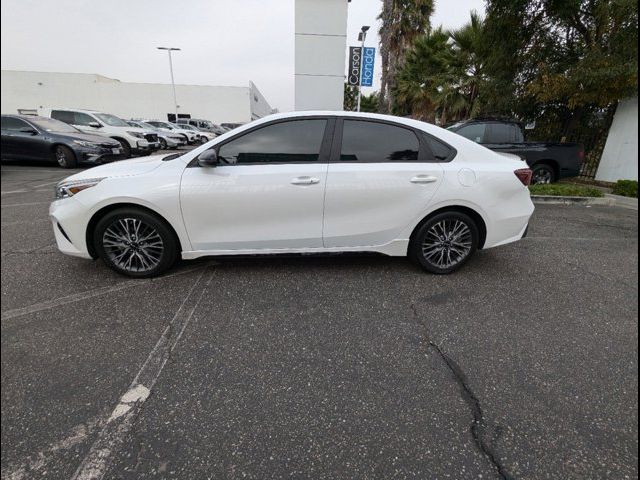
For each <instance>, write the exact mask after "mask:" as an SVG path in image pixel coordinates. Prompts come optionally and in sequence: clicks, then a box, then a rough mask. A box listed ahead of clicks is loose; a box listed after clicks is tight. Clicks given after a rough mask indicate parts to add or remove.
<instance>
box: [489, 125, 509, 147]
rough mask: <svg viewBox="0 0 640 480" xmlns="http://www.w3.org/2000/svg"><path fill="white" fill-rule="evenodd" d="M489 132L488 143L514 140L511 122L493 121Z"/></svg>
mask: <svg viewBox="0 0 640 480" xmlns="http://www.w3.org/2000/svg"><path fill="white" fill-rule="evenodd" d="M489 132H490V134H489V138H488V140H487V142H486V143H511V142H513V136H512V135H513V129H512V125H511V124H509V123H492V124H491V129H490V130H489Z"/></svg>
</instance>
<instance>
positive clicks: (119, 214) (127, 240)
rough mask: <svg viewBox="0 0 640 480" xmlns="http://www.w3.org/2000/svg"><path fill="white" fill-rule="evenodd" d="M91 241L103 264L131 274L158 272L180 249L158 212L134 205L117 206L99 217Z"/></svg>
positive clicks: (167, 265) (153, 275)
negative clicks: (128, 206)
mask: <svg viewBox="0 0 640 480" xmlns="http://www.w3.org/2000/svg"><path fill="white" fill-rule="evenodd" d="M136 222H137V223H136ZM136 227H137V228H136ZM133 232H137V236H136V235H135V234H133ZM114 233H115V234H117V235H114ZM143 240H147V241H148V243H145V242H144V241H143ZM116 243H117V246H114V245H116ZM93 245H94V248H95V251H96V252H97V254H98V256H99V257H100V258H101V259H102V261H103V262H104V263H105V265H107V266H108V267H109V268H111V269H113V270H115V271H116V272H118V273H121V274H123V275H127V276H129V277H134V278H148V277H155V276H157V275H160V274H161V273H163V272H165V271H166V270H168V269H169V268H171V266H172V265H173V264H174V263H175V261H176V259H177V258H178V253H179V252H178V250H179V247H178V245H179V243H178V240H177V238H176V236H175V233H174V232H173V230H171V227H169V225H167V223H166V222H165V221H164V220H163V219H162V218H160V217H158V216H157V215H155V214H153V213H149V212H147V211H145V210H142V209H138V208H135V207H131V208H119V209H117V210H113V211H111V212H109V213H107V214H106V215H105V216H104V217H102V218H101V219H100V220H99V221H98V223H97V224H96V226H95V229H94V232H93ZM145 262H146V264H145Z"/></svg>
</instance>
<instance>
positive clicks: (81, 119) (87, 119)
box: [73, 112, 97, 127]
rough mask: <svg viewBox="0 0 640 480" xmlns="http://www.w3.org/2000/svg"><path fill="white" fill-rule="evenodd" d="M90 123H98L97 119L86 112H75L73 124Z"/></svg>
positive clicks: (86, 125)
mask: <svg viewBox="0 0 640 480" xmlns="http://www.w3.org/2000/svg"><path fill="white" fill-rule="evenodd" d="M90 123H97V122H96V119H95V118H93V117H92V116H91V115H87V114H86V113H80V112H74V114H73V124H74V125H83V126H85V127H88V126H89V124H90Z"/></svg>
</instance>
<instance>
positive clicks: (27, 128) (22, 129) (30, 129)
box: [19, 127, 38, 135]
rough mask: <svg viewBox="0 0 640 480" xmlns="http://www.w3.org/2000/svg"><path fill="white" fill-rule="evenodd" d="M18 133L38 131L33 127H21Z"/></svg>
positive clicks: (34, 132) (33, 133) (32, 133)
mask: <svg viewBox="0 0 640 480" xmlns="http://www.w3.org/2000/svg"><path fill="white" fill-rule="evenodd" d="M19 132H20V133H26V134H27V135H37V134H38V131H37V130H36V129H35V128H31V127H22V128H21V129H20V130H19Z"/></svg>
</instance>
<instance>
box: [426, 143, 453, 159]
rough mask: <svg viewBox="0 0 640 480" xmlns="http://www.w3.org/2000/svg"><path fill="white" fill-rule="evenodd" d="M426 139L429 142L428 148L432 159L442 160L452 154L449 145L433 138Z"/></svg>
mask: <svg viewBox="0 0 640 480" xmlns="http://www.w3.org/2000/svg"><path fill="white" fill-rule="evenodd" d="M427 141H428V142H429V148H430V149H431V153H432V154H433V156H434V157H435V158H434V160H435V161H436V162H444V161H447V160H449V159H450V158H451V155H452V154H453V150H452V149H451V147H449V146H448V145H445V144H444V143H442V142H439V141H438V140H436V139H435V138H431V137H427Z"/></svg>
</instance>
